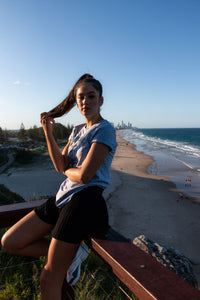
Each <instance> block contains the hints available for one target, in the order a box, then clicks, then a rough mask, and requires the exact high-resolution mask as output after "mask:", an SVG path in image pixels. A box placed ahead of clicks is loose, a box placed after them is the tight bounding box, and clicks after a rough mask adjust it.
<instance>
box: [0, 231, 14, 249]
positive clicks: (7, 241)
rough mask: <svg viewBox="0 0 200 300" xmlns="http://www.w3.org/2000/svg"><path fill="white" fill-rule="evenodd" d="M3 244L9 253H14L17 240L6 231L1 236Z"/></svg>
mask: <svg viewBox="0 0 200 300" xmlns="http://www.w3.org/2000/svg"><path fill="white" fill-rule="evenodd" d="M1 246H2V248H3V249H4V251H6V252H7V253H10V254H14V253H15V252H16V248H17V245H16V241H15V240H14V239H13V238H12V237H10V236H9V235H8V234H7V233H5V234H4V235H3V237H2V238H1Z"/></svg>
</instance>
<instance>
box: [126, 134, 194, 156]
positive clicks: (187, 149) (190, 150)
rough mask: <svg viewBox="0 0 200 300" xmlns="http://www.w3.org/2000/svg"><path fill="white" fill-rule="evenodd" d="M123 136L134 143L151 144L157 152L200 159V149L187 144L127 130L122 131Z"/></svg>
mask: <svg viewBox="0 0 200 300" xmlns="http://www.w3.org/2000/svg"><path fill="white" fill-rule="evenodd" d="M121 135H122V136H123V137H124V138H125V139H127V140H128V141H130V142H133V143H134V140H135V139H139V140H141V141H144V142H147V143H150V144H151V146H152V147H153V148H154V149H155V148H156V149H157V150H165V151H172V153H173V154H175V153H177V152H180V153H184V154H186V155H189V156H191V157H194V158H200V148H199V147H197V146H194V145H192V144H189V143H187V142H180V141H172V140H169V139H162V138H159V137H152V136H148V135H146V134H144V133H143V132H141V131H137V130H132V129H127V130H121Z"/></svg>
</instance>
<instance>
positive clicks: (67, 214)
mask: <svg viewBox="0 0 200 300" xmlns="http://www.w3.org/2000/svg"><path fill="white" fill-rule="evenodd" d="M102 192H103V189H101V188H99V187H97V186H92V187H88V188H85V189H83V190H82V191H80V192H78V193H76V194H75V195H74V196H73V197H72V199H71V200H70V201H69V202H68V203H67V204H66V205H64V206H63V207H61V208H58V207H57V206H56V204H55V197H51V198H49V199H48V200H47V202H45V203H44V204H42V205H41V206H39V207H37V208H36V209H35V213H36V214H37V216H38V217H39V218H40V219H41V220H43V221H44V222H46V223H48V224H52V225H55V226H54V228H53V231H52V236H53V237H54V238H55V239H57V240H61V241H64V242H68V243H73V244H77V243H80V242H81V241H82V240H84V239H85V238H86V237H87V236H88V235H90V236H91V237H96V238H103V237H104V236H105V234H106V232H107V230H108V227H109V225H108V211H107V206H106V203H105V200H104V198H103V196H102Z"/></svg>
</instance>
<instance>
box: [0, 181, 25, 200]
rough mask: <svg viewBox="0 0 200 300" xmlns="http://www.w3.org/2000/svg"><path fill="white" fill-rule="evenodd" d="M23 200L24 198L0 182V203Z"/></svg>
mask: <svg viewBox="0 0 200 300" xmlns="http://www.w3.org/2000/svg"><path fill="white" fill-rule="evenodd" d="M19 202H24V199H23V198H22V197H21V196H20V195H18V194H17V193H15V192H12V191H10V190H9V189H8V188H7V187H5V185H3V184H0V205H7V204H13V203H19Z"/></svg>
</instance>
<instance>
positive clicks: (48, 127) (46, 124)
mask: <svg viewBox="0 0 200 300" xmlns="http://www.w3.org/2000/svg"><path fill="white" fill-rule="evenodd" d="M40 122H41V124H42V128H43V130H44V132H45V133H50V132H52V124H54V123H55V121H54V119H53V118H51V117H49V115H48V113H47V112H43V113H41V114H40Z"/></svg>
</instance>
